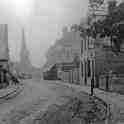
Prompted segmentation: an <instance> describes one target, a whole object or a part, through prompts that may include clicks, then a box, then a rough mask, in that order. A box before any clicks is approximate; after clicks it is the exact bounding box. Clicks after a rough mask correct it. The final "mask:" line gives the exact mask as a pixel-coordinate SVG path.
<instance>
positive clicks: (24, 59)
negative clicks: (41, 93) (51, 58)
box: [13, 29, 41, 77]
mask: <svg viewBox="0 0 124 124" xmlns="http://www.w3.org/2000/svg"><path fill="white" fill-rule="evenodd" d="M29 57H30V55H29V50H28V48H27V44H26V36H25V31H24V29H23V30H22V43H21V51H20V61H19V62H17V63H14V65H13V68H14V70H16V72H17V73H18V74H27V75H34V76H38V77H40V76H41V69H40V68H36V67H34V66H33V65H32V64H31V61H30V58H29Z"/></svg>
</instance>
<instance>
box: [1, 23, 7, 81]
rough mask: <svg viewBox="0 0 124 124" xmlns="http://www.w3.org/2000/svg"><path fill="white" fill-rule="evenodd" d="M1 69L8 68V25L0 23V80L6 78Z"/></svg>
mask: <svg viewBox="0 0 124 124" xmlns="http://www.w3.org/2000/svg"><path fill="white" fill-rule="evenodd" d="M3 69H6V70H9V49H8V25H7V24H0V82H1V83H3V82H5V80H6V73H5V72H4V71H3Z"/></svg>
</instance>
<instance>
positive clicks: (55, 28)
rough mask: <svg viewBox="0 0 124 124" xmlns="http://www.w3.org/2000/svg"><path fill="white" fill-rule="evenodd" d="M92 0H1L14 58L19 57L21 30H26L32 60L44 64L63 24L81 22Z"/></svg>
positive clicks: (0, 18) (0, 17) (0, 10)
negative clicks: (46, 53)
mask: <svg viewBox="0 0 124 124" xmlns="http://www.w3.org/2000/svg"><path fill="white" fill-rule="evenodd" d="M87 4H88V0H0V23H3V24H4V23H7V24H9V46H10V55H11V59H12V60H14V61H18V60H19V51H20V46H21V30H22V28H23V27H24V29H25V32H26V40H27V46H28V49H29V50H30V59H31V62H32V64H34V65H37V66H41V65H43V64H44V62H45V56H44V55H45V52H46V50H47V48H48V47H50V45H51V44H53V43H54V42H55V40H56V39H58V38H59V37H60V35H61V30H62V27H63V26H70V25H71V24H75V23H79V22H80V19H81V18H82V17H83V16H85V14H86V10H87Z"/></svg>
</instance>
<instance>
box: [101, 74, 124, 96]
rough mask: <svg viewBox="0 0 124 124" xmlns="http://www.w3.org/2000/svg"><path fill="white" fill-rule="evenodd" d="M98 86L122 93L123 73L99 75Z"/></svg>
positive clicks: (123, 90) (123, 88) (123, 84)
mask: <svg viewBox="0 0 124 124" xmlns="http://www.w3.org/2000/svg"><path fill="white" fill-rule="evenodd" d="M99 88H100V89H103V90H108V91H114V92H118V93H121V94H124V74H116V75H115V74H112V75H111V76H107V75H102V76H100V77H99Z"/></svg>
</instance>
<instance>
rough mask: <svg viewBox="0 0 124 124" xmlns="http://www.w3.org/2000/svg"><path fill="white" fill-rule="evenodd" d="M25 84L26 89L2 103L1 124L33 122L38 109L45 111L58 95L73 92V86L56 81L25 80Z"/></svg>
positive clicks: (0, 105)
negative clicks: (69, 86)
mask: <svg viewBox="0 0 124 124" xmlns="http://www.w3.org/2000/svg"><path fill="white" fill-rule="evenodd" d="M23 84H24V89H23V91H22V92H21V93H20V94H19V95H18V96H16V97H15V98H13V99H10V100H8V101H6V102H5V103H4V104H0V124H22V123H25V122H26V121H27V120H28V121H27V122H26V123H25V124H27V123H29V124H31V119H32V118H33V117H34V116H36V114H37V113H38V111H39V110H40V111H41V110H43V111H45V109H46V108H47V107H48V105H50V104H52V103H55V101H56V99H57V97H59V96H68V95H72V94H73V90H72V89H71V88H68V87H67V86H61V85H60V84H56V83H55V81H44V80H39V81H38V80H25V81H24V82H23ZM62 102H63V101H60V104H62ZM29 120H30V122H29Z"/></svg>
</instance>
